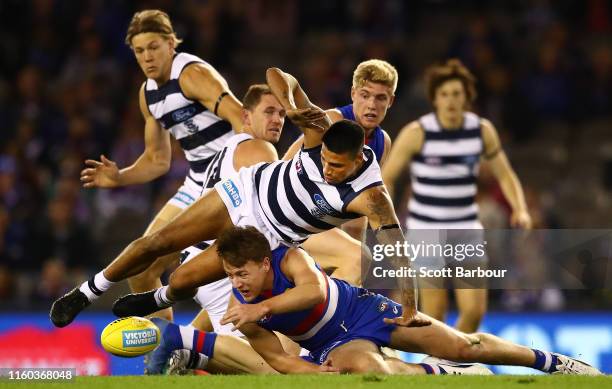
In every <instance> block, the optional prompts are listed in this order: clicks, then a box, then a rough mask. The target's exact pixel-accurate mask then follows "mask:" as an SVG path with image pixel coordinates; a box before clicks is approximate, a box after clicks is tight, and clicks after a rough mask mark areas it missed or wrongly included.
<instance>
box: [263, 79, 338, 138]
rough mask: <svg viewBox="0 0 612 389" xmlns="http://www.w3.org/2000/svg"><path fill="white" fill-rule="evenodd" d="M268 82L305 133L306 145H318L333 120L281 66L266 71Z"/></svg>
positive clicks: (290, 116) (290, 115) (292, 118)
mask: <svg viewBox="0 0 612 389" xmlns="http://www.w3.org/2000/svg"><path fill="white" fill-rule="evenodd" d="M266 82H267V83H268V85H269V86H270V89H271V90H272V93H274V96H276V98H277V99H278V100H279V101H280V103H281V105H282V106H283V107H284V108H285V110H286V111H287V117H289V119H291V121H292V122H293V123H294V124H295V125H296V126H298V127H299V128H300V130H301V131H302V132H303V133H304V147H306V148H311V147H317V146H319V145H320V144H321V138H322V137H323V133H324V132H325V130H327V129H328V128H329V126H330V125H331V120H330V118H329V117H328V116H327V114H326V113H325V111H323V110H322V109H321V108H319V107H317V106H316V105H314V104H313V103H312V102H311V101H310V100H309V99H308V96H307V95H306V93H305V92H304V90H303V89H302V87H301V86H300V84H299V82H298V81H297V79H296V78H295V77H293V76H292V75H291V74H289V73H285V72H283V71H282V70H280V69H279V68H269V69H268V70H267V71H266Z"/></svg>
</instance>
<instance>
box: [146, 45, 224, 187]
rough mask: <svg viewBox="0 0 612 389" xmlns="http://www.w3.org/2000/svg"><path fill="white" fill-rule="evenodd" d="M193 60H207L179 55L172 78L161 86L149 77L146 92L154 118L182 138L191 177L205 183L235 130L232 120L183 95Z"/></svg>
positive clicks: (183, 54) (175, 57)
mask: <svg viewBox="0 0 612 389" xmlns="http://www.w3.org/2000/svg"><path fill="white" fill-rule="evenodd" d="M192 63H203V64H205V63H206V62H205V61H203V60H202V59H200V58H198V57H196V56H195V55H191V54H187V53H178V54H176V55H175V56H174V59H173V60H172V69H171V71H170V79H169V80H168V81H167V82H166V83H165V84H163V85H161V86H159V85H157V83H156V82H155V80H152V79H150V78H149V79H147V81H146V82H145V91H144V93H145V100H146V103H147V106H148V107H149V111H150V112H151V114H152V115H153V117H155V119H157V120H158V121H159V123H160V125H161V126H162V127H163V128H164V129H166V130H168V131H170V132H171V133H172V135H173V136H174V137H175V138H176V139H177V140H178V141H179V143H180V145H181V148H182V149H183V151H184V152H185V157H186V158H187V161H188V162H189V166H190V168H191V172H190V176H191V177H192V178H193V179H194V181H197V182H199V183H201V182H203V173H204V171H205V170H206V168H207V167H208V164H209V163H210V161H211V160H212V157H213V156H214V155H215V153H216V152H217V151H219V150H221V149H222V148H223V146H224V145H225V142H226V141H227V140H228V139H229V138H230V137H231V136H232V135H233V134H234V132H233V131H232V126H231V124H230V123H228V122H226V121H225V120H222V119H221V118H220V117H218V116H217V115H215V114H214V113H212V112H210V111H209V110H208V109H206V107H204V106H203V105H202V104H200V102H198V101H193V100H189V99H187V98H186V97H185V95H184V94H183V91H182V90H181V86H180V84H179V77H180V75H181V72H182V71H183V70H184V69H185V67H187V66H188V65H190V64H192Z"/></svg>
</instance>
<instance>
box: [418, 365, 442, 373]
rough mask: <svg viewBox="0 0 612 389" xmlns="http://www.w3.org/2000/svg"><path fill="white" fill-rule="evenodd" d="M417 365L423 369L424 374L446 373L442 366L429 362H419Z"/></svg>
mask: <svg viewBox="0 0 612 389" xmlns="http://www.w3.org/2000/svg"><path fill="white" fill-rule="evenodd" d="M419 365H420V366H421V367H422V368H423V369H425V373H426V374H433V375H444V374H446V370H444V369H443V368H442V367H440V366H438V365H434V364H429V363H419Z"/></svg>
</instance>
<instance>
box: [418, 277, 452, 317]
mask: <svg viewBox="0 0 612 389" xmlns="http://www.w3.org/2000/svg"><path fill="white" fill-rule="evenodd" d="M419 285H421V283H419ZM419 299H420V305H419V311H421V312H423V313H424V314H426V315H428V316H431V317H433V318H435V319H437V320H440V321H444V318H445V317H446V312H447V311H448V291H447V290H446V289H443V288H442V287H440V288H421V289H419Z"/></svg>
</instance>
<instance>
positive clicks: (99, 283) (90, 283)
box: [79, 272, 114, 302]
mask: <svg viewBox="0 0 612 389" xmlns="http://www.w3.org/2000/svg"><path fill="white" fill-rule="evenodd" d="M113 284H114V282H112V281H109V280H108V279H106V277H104V273H103V272H99V273H98V274H96V275H95V276H93V277H92V278H90V279H89V280H87V281H85V282H83V283H82V284H81V286H80V287H79V290H80V291H81V292H83V293H84V294H85V296H87V299H88V300H89V302H93V301H95V300H97V299H98V298H99V297H100V296H102V293H104V292H106V291H107V290H108V289H109V288H110V287H111V286H113Z"/></svg>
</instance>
